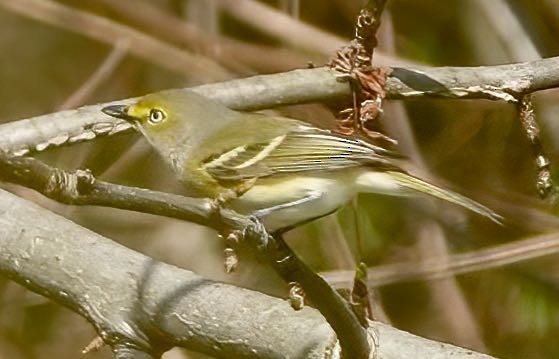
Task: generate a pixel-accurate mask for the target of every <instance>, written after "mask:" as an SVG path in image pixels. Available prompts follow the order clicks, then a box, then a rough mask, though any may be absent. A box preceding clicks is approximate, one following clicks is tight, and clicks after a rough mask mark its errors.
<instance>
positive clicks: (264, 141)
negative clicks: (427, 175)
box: [102, 89, 503, 231]
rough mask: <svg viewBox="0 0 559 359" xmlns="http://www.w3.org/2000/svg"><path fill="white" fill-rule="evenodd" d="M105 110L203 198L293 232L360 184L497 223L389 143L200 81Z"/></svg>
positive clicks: (493, 215) (327, 211)
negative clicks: (257, 108) (238, 106)
mask: <svg viewBox="0 0 559 359" xmlns="http://www.w3.org/2000/svg"><path fill="white" fill-rule="evenodd" d="M102 111H103V112H104V113H105V114H107V115H110V116H112V117H116V118H120V119H124V120H127V121H128V122H130V123H131V124H132V125H133V127H134V128H135V129H137V130H138V131H140V132H141V133H142V134H143V136H144V137H145V138H146V139H147V141H148V142H149V143H150V144H151V146H152V147H153V148H154V149H155V150H156V151H157V152H158V153H159V155H160V156H161V158H162V159H163V161H164V162H166V163H167V164H168V165H169V166H170V167H171V168H172V169H173V170H174V172H175V173H176V175H177V177H178V179H179V180H180V181H181V182H182V183H183V184H184V186H185V188H187V189H188V191H187V192H188V193H189V194H190V195H192V196H194V197H205V198H211V199H213V200H216V201H218V203H219V204H220V205H222V206H224V207H227V208H231V209H233V210H236V211H238V212H240V213H242V214H247V215H251V216H255V217H256V218H258V219H259V220H261V221H262V223H263V224H264V226H265V227H266V228H267V229H268V230H269V231H287V230H290V229H292V228H295V227H297V226H299V225H301V224H304V223H307V222H310V221H312V220H314V219H317V218H320V217H323V216H326V215H328V214H331V213H333V212H335V211H336V210H338V209H339V208H340V207H342V206H344V205H345V204H346V203H348V202H349V201H350V200H351V199H353V198H354V197H355V196H356V195H357V194H359V193H379V194H387V195H392V196H415V195H427V196H432V197H436V198H438V199H441V200H444V201H447V202H451V203H454V204H456V205H459V206H462V207H464V208H467V209H469V210H471V211H473V212H475V213H478V214H480V215H482V216H484V217H486V218H488V219H490V220H492V221H494V222H496V223H502V220H503V218H502V217H501V216H500V215H499V214H497V213H495V212H494V211H492V210H491V209H489V208H488V207H486V206H484V205H482V204H480V203H478V202H476V201H474V200H472V199H470V198H468V197H466V196H463V195H461V194H458V193H456V192H454V191H451V190H449V189H445V188H442V187H440V186H437V185H434V184H432V183H429V182H428V181H426V180H423V179H421V178H419V177H418V176H415V175H413V174H411V173H408V172H407V171H406V170H405V169H403V168H402V158H403V156H402V155H401V154H399V153H398V152H396V151H395V150H394V149H391V148H387V146H386V145H379V144H374V143H372V141H367V140H365V139H361V138H357V137H356V136H349V135H344V134H340V133H337V132H335V131H331V130H327V129H322V128H319V127H315V126H313V125H311V124H309V123H306V122H304V121H301V120H297V119H293V118H288V117H283V116H270V115H265V114H261V113H253V112H240V111H235V110H232V109H230V108H228V107H226V106H224V105H223V104H221V103H220V102H217V101H215V100H212V99H210V98H208V97H205V96H202V95H200V94H197V93H196V92H194V91H191V90H184V89H173V90H165V91H161V92H157V93H153V94H148V95H145V96H143V97H141V98H140V99H139V100H137V101H136V102H135V103H133V104H131V105H123V104H116V105H114V104H113V105H110V106H106V107H104V108H103V109H102Z"/></svg>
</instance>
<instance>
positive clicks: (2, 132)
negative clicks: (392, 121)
mask: <svg viewBox="0 0 559 359" xmlns="http://www.w3.org/2000/svg"><path fill="white" fill-rule="evenodd" d="M558 86H559V57H553V58H548V59H543V60H538V61H532V62H526V63H520V64H510V65H501V66H485V67H484V66H482V67H439V68H421V69H420V68H394V71H393V72H392V74H391V75H390V78H389V79H388V83H387V92H388V97H389V98H393V99H403V98H421V97H431V98H470V99H471V98H481V99H492V100H496V99H499V100H505V101H515V97H518V96H519V95H521V94H525V93H531V92H534V91H538V90H543V89H547V88H552V87H558ZM191 90H194V91H196V92H199V93H201V94H203V95H206V96H208V97H211V98H214V99H217V100H219V101H221V102H223V103H224V104H225V105H227V106H229V107H232V108H235V109H240V110H255V109H262V108H269V107H274V106H279V105H288V104H296V103H305V102H318V101H328V100H331V99H334V98H344V97H348V96H349V94H350V89H349V86H348V84H347V83H345V82H340V81H338V78H337V77H336V73H335V72H334V71H333V70H330V69H328V68H317V69H306V70H295V71H291V72H286V73H280V74H274V75H261V76H254V77H249V78H245V79H239V80H233V81H227V82H221V83H215V84H209V85H203V86H198V87H193V88H191ZM133 100H134V99H127V100H122V101H119V102H120V103H130V102H132V101H133ZM106 105H107V104H100V105H94V106H85V107H81V108H79V109H77V110H70V111H63V112H58V113H52V114H48V115H43V116H38V117H34V118H31V119H26V120H21V121H16V122H11V123H6V124H3V125H1V126H0V148H1V149H4V150H8V151H11V152H16V153H19V154H24V153H27V152H29V151H36V150H42V149H45V148H46V147H49V146H51V145H61V144H66V143H73V142H77V141H83V140H88V139H92V138H94V137H96V136H99V135H104V134H105V135H106V134H112V133H116V132H121V131H124V130H127V129H129V126H128V125H127V124H125V123H123V122H122V121H120V122H117V121H116V120H115V119H112V118H110V117H108V116H106V115H104V114H102V113H101V112H100V109H101V108H102V107H103V106H106Z"/></svg>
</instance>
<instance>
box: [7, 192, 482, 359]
mask: <svg viewBox="0 0 559 359" xmlns="http://www.w3.org/2000/svg"><path fill="white" fill-rule="evenodd" d="M0 273H1V274H3V275H7V276H8V277H10V278H12V279H14V280H16V281H17V282H19V283H21V284H23V285H24V286H26V287H28V288H30V289H32V290H34V291H36V292H38V293H40V294H43V295H45V296H47V297H49V298H51V299H53V300H55V301H56V302H58V303H60V304H63V305H65V306H67V307H69V308H70V309H72V310H74V311H76V312H78V313H80V314H81V315H83V316H85V317H86V318H87V319H88V320H89V321H90V322H91V323H92V324H93V325H94V326H95V328H96V329H97V331H98V332H99V334H100V335H101V336H102V337H103V339H104V340H105V342H106V343H107V344H110V345H111V346H112V347H113V348H115V349H117V350H119V351H120V352H121V353H123V348H130V352H134V351H135V352H144V353H147V355H146V357H149V356H150V355H151V356H154V357H157V356H158V355H159V354H160V353H161V352H162V351H165V350H167V349H169V348H170V347H171V346H173V345H176V346H183V347H187V348H191V349H194V350H198V351H202V352H205V353H208V354H210V355H214V356H216V357H220V358H230V357H236V358H254V357H256V356H258V357H260V358H280V357H281V358H283V357H291V358H323V357H324V353H325V351H326V350H327V348H329V347H330V346H331V345H332V344H333V338H334V334H333V331H332V330H331V328H330V327H329V326H328V324H327V323H326V321H325V320H324V319H323V317H322V316H321V315H320V314H319V313H318V312H317V311H316V310H314V309H312V308H304V309H303V310H301V311H294V310H293V309H292V308H291V307H290V306H289V304H288V303H286V302H285V301H283V300H281V299H277V298H273V297H270V296H267V295H264V294H261V293H258V292H254V291H250V290H246V289H242V288H238V287H234V286H231V285H227V284H223V283H217V282H212V281H209V280H206V279H204V278H201V277H200V276H198V275H196V274H194V273H192V272H189V271H186V270H183V269H180V268H177V267H174V266H171V265H167V264H165V263H161V262H157V261H155V260H153V259H151V258H149V257H146V256H144V255H142V254H140V253H137V252H134V251H132V250H130V249H128V248H125V247H123V246H120V245H118V244H116V243H114V242H112V241H110V240H108V239H106V238H104V237H102V236H100V235H97V234H95V233H93V232H91V231H89V230H87V229H84V228H83V227H80V226H78V225H76V224H74V223H73V222H71V221H69V220H67V219H65V218H62V217H60V216H58V215H56V214H53V213H51V212H49V211H47V210H45V209H43V208H41V207H39V206H37V205H35V204H32V203H30V202H28V201H26V200H23V199H21V198H19V197H16V196H14V195H12V194H10V193H8V192H5V191H2V190H0ZM373 328H374V331H376V334H377V336H378V341H379V342H380V346H379V348H378V358H379V359H383V358H391V359H396V358H448V357H453V358H469V359H482V358H490V357H489V356H486V355H482V354H478V353H474V352H471V351H469V350H466V349H461V348H457V347H454V346H451V345H447V344H443V343H439V342H434V341H429V340H426V339H423V338H419V337H416V336H414V335H411V334H408V333H405V332H402V331H399V330H397V329H394V328H391V327H389V326H386V325H382V324H379V323H374V325H373Z"/></svg>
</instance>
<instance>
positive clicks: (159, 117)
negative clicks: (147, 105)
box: [148, 108, 165, 125]
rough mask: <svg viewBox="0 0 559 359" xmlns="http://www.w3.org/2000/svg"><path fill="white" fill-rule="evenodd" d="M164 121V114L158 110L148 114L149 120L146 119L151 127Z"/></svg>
mask: <svg viewBox="0 0 559 359" xmlns="http://www.w3.org/2000/svg"><path fill="white" fill-rule="evenodd" d="M164 119H165V112H163V111H161V110H158V109H155V108H154V109H153V110H151V111H150V112H149V118H148V122H149V123H151V124H152V125H155V124H158V123H159V122H161V121H163V120H164Z"/></svg>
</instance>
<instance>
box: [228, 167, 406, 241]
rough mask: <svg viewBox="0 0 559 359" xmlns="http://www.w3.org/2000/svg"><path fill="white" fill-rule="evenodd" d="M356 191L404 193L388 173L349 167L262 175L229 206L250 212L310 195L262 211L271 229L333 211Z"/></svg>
mask: <svg viewBox="0 0 559 359" xmlns="http://www.w3.org/2000/svg"><path fill="white" fill-rule="evenodd" d="M359 192H372V193H384V194H390V195H405V194H406V193H405V191H402V188H401V187H400V186H399V185H398V184H396V183H395V182H394V181H392V180H391V177H390V175H389V174H387V173H381V172H372V171H368V172H363V171H359V172H357V171H355V170H348V171H346V172H345V173H340V172H337V173H336V174H332V175H324V176H320V177H306V176H298V177H289V178H278V179H262V180H259V181H258V182H257V183H256V185H255V186H254V187H252V188H251V189H250V190H249V191H247V192H246V193H245V194H244V195H243V196H241V197H240V198H238V199H236V200H234V201H232V203H231V207H233V208H234V209H237V210H239V211H241V212H243V213H247V214H250V213H254V212H255V211H258V210H262V209H266V208H270V207H274V206H278V205H283V204H288V203H292V202H295V201H298V202H301V201H300V200H302V199H305V198H307V199H309V200H308V201H306V202H303V203H298V204H296V205H293V206H285V208H281V209H278V210H275V211H272V212H271V213H269V214H267V215H265V216H264V217H263V218H262V219H263V221H264V224H265V225H266V227H267V228H268V229H269V230H271V231H273V230H275V229H279V228H285V227H289V226H292V225H294V224H297V223H301V222H304V221H306V220H309V219H313V218H317V217H321V216H323V215H325V214H328V213H331V212H334V211H335V210H337V209H338V208H340V207H341V206H343V205H344V204H346V203H347V202H348V201H349V200H351V199H352V198H353V197H354V196H355V195H356V194H357V193H359Z"/></svg>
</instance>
